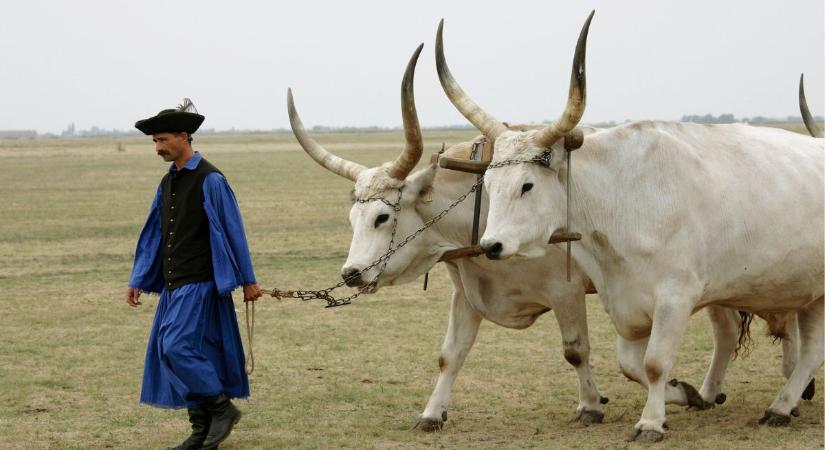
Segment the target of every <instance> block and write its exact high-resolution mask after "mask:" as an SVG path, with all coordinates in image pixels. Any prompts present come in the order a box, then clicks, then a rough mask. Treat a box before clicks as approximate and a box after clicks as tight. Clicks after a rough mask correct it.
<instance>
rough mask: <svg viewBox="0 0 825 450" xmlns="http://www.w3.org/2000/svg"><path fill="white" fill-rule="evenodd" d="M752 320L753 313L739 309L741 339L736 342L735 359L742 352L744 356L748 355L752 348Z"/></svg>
mask: <svg viewBox="0 0 825 450" xmlns="http://www.w3.org/2000/svg"><path fill="white" fill-rule="evenodd" d="M751 322H753V314H752V313H748V312H745V311H739V339H738V340H737V342H736V348H735V349H734V350H733V359H736V357H737V356H739V354H740V352H741V353H742V356H747V355H749V354H750V352H751V350H752V346H753V339H751Z"/></svg>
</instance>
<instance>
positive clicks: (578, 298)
mask: <svg viewBox="0 0 825 450" xmlns="http://www.w3.org/2000/svg"><path fill="white" fill-rule="evenodd" d="M420 50H421V48H420V47H419V49H418V50H416V52H415V54H414V55H413V57H412V58H411V60H410V62H409V64H408V65H407V69H406V71H405V74H404V78H403V81H402V89H401V103H402V117H403V122H404V130H405V136H406V146H405V148H404V150H403V152H402V153H401V155H400V156H399V157H398V158H397V159H396V160H395V161H393V162H389V163H386V164H383V165H381V166H378V167H373V168H366V167H364V166H362V165H360V164H357V163H354V162H351V161H347V160H344V159H342V158H339V157H337V156H335V155H333V154H331V153H330V152H328V151H327V150H326V149H324V148H323V147H322V146H321V145H319V144H318V143H317V142H316V141H315V140H314V139H312V138H311V137H310V136H309V135H308V134H307V132H306V131H305V129H304V127H303V125H302V123H301V120H300V118H299V116H298V113H297V111H296V109H295V105H294V102H293V98H292V92H291V90H290V91H289V93H288V111H289V117H290V123H291V125H292V129H293V132H294V134H295V136H296V138H297V139H298V141H299V142H300V144H301V146H302V147H303V149H304V150H305V151H306V152H307V154H308V155H309V156H311V157H312V158H313V159H314V160H315V161H316V162H318V163H319V164H320V165H321V166H323V167H325V168H326V169H328V170H330V171H331V172H333V173H335V174H337V175H340V176H342V177H344V178H347V179H349V180H351V181H353V182H355V189H354V191H353V197H354V198H353V200H354V201H353V206H352V209H351V211H350V222H351V225H352V228H353V239H352V243H351V247H350V252H349V256H348V259H347V261H346V263H345V264H344V267H343V268H342V276H343V277H344V278H345V279H349V284H350V285H354V286H365V285H367V284H368V283H367V280H373V279H375V277H376V276H377V269H370V270H368V271H364V272H363V273H360V272H361V270H362V269H363V268H365V267H367V266H368V265H369V264H370V263H371V262H372V261H374V260H376V259H377V258H378V257H380V256H381V255H382V254H383V253H384V252H385V251H386V249H387V248H388V245H389V242H390V239H391V236H392V228H393V223H394V221H396V220H397V224H396V226H397V230H396V234H395V236H396V239H395V242H396V243H397V242H398V241H399V240H400V239H401V238H402V237H404V236H408V235H410V234H411V233H413V232H415V231H416V230H418V229H419V228H420V227H422V225H423V224H424V222H425V221H427V220H428V219H430V218H432V217H434V216H435V215H436V214H438V213H439V212H440V211H442V210H443V209H445V208H447V206H448V205H450V204H451V203H452V202H453V201H454V200H455V199H456V198H458V197H459V196H460V195H462V194H464V193H466V192H467V191H468V190H469V189H470V187H471V186H472V185H473V184H474V183H475V176H474V175H470V174H467V173H461V172H454V171H445V170H437V166H436V165H435V164H431V165H429V166H428V167H426V168H424V169H421V170H419V171H417V172H415V173H412V170H413V168H414V167H415V165H416V164H417V163H418V161H419V159H420V158H421V154H422V152H423V141H422V138H421V131H420V128H419V125H418V118H417V115H416V109H415V103H414V96H413V76H414V70H415V64H416V61H417V58H418V55H419V53H420ZM471 146H472V143H471V142H465V143H461V144H457V145H455V146H452V147H450V148H449V149H448V150H447V151H446V152H445V153H444V156H451V157H457V158H467V156H468V154H469V152H470V148H471ZM399 194H401V201H400V205H399V207H398V210H397V211H396V210H395V209H394V208H393V207H392V206H391V204H392V203H394V202H395V201H396V200H397V199H398V196H399ZM378 199H385V200H387V203H384V202H382V201H380V200H378ZM388 203H389V204H388ZM483 204H484V205H486V196H485V197H484V198H483ZM485 212H486V206H483V208H482V227H483V217H484V213H485ZM472 217H473V207H472V205H471V204H470V202H465V203H462V204H459V205H458V206H457V207H456V208H455V209H454V210H452V211H451V212H450V213H449V214H448V215H446V216H445V217H444V218H443V219H442V220H441V221H439V222H437V223H436V224H435V225H434V226H433V227H431V228H430V229H429V230H427V232H425V233H423V234H422V235H421V236H420V237H418V238H417V239H415V240H413V241H411V242H410V244H408V245H407V246H405V247H403V248H401V249H400V250H399V251H398V252H397V253H395V254H394V255H393V257H392V258H391V259H390V260H389V263H388V265H387V267H386V269H385V271H384V272H383V273H382V274H381V276H380V277H379V278H378V280H377V285H376V288H379V287H382V286H387V285H398V284H403V283H407V282H410V281H412V280H414V279H416V278H418V277H419V276H421V275H422V274H424V273H425V272H427V271H429V270H430V269H432V268H433V266H434V265H435V264H436V263H437V262H438V261H439V260H440V259H441V257H442V256H443V255H444V254H445V252H447V251H449V250H455V249H458V248H462V247H466V246H468V245H469V244H470V239H469V230H470V224H471V222H472ZM564 264H565V255H564V252H563V251H562V250H561V249H559V248H557V247H555V246H551V247H550V248H549V249H548V253H547V254H546V255H545V256H544V257H542V258H541V259H539V260H531V261H514V262H513V263H512V264H498V263H496V262H494V261H488V260H485V259H479V258H475V259H462V260H453V261H450V262H447V263H446V265H447V268H448V272H449V274H450V277H451V280H452V283H453V296H452V304H451V308H450V318H449V325H448V329H447V335H446V337H445V339H444V343H443V346H442V350H441V355H440V356H439V358H438V362H439V368H440V375H439V377H438V381H437V383H436V387H435V390H434V391H433V393H432V395H431V397H430V400H429V401H428V403H427V406H426V408H425V410H424V411H423V413H422V414H421V416H420V419H419V422H418V424H417V426H418V428H420V429H422V430H425V431H434V430H439V429H441V427H442V426H443V424H444V421H445V420H446V418H447V412H446V411H447V406H448V403H449V399H450V393H451V389H452V386H453V383H454V381H455V379H456V377H457V375H458V372H459V371H460V369H461V367H462V365H463V363H464V359H465V357H466V356H467V354H468V353H469V351H470V349H471V347H472V345H473V343H474V342H475V339H476V335H477V332H478V328H479V325H480V323H481V319H482V318H485V319H487V320H490V321H491V322H494V323H496V324H499V325H501V326H504V327H508V328H515V329H523V328H526V327H529V326H531V325H532V324H533V322H534V321H535V320H536V318H537V317H538V316H540V315H541V314H543V313H545V312H547V311H549V310H551V309H553V310H555V314H556V318H557V320H558V324H559V327H560V329H561V335H562V347H563V352H564V357H565V359H566V360H567V361H568V362H569V363H570V364H571V365H573V367H574V368H575V370H576V373H577V375H578V377H579V404H578V407H577V408H576V417H577V419H578V420H579V421H581V422H582V423H584V424H590V423H595V422H601V420H602V417H603V411H602V403H604V402H606V399H604V398H602V397H601V396H600V395H599V392H598V390H597V389H596V383H595V381H594V380H593V378H592V375H591V369H590V358H589V351H590V348H589V341H588V333H587V321H586V309H585V301H584V296H585V292H586V290H587V289H588V288H589V287H591V286H592V284H591V283H590V281H589V280H588V279H587V278H586V276H585V275H584V273H583V272H582V271H581V270H580V269H578V266H576V265H575V263H574V264H573V267H572V268H571V270H572V282H567V281H566V279H565V277H564V270H563V269H562V268H563V267H564ZM547 267H554V268H558V269H559V270H555V271H553V272H552V273H551V274H549V276H548V274H547V273H545V270H546V269H545V268H547ZM709 312H710V318H711V321H712V323H713V325H714V337H715V350H714V355H713V359H712V364H711V367H710V369H709V371H708V374H707V376H706V379H705V383H704V384H703V386H702V389H701V390H700V392H701V395H699V394H697V393H696V391H695V389H693V388H691V387H690V386H689V385H687V384H683V383H678V384H677V385H676V386H671V387H670V389H671V390H672V395H671V401H673V402H675V403H678V404H689V405H691V406H693V407H697V408H706V407H709V406H711V405H713V402H714V401H716V402H722V401H723V399H724V395H722V394H721V385H722V379H723V377H724V372H725V369H726V367H727V364H728V361H729V360H730V357H731V354H732V353H733V351H734V349H735V347H736V344H737V333H738V325H739V320H738V319H739V316H738V314H737V313H736V312H735V311H733V310H730V309H726V308H711V310H710V311H709ZM786 355H789V356H792V355H793V353H792V352H787V351H786Z"/></svg>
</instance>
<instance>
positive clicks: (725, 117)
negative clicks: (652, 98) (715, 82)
mask: <svg viewBox="0 0 825 450" xmlns="http://www.w3.org/2000/svg"><path fill="white" fill-rule="evenodd" d="M814 120H816V121H817V122H822V120H823V117H822V116H816V117H814ZM682 122H693V123H737V122H745V123H801V122H802V117H801V116H788V117H785V118H776V117H764V116H755V117H750V118H748V117H744V118H741V119H737V118H736V116H734V115H733V114H719V115H718V116H714V115H713V114H705V115H704V116H700V115H692V114H688V115H684V116H682Z"/></svg>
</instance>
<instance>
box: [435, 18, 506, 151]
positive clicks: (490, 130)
mask: <svg viewBox="0 0 825 450" xmlns="http://www.w3.org/2000/svg"><path fill="white" fill-rule="evenodd" d="M443 33H444V19H441V22H439V23H438V33H437V34H436V38H435V65H436V68H437V69H438V80H439V81H441V87H442V88H443V89H444V93H445V94H447V97H448V98H449V99H450V102H452V104H453V106H455V107H456V109H458V112H460V113H461V114H462V115H463V116H464V117H466V118H467V120H469V121H470V123H472V124H473V125H474V126H475V127H476V128H478V130H479V131H481V132H482V133H483V134H484V135H485V136H487V138H489V139H490V140H495V139H496V138H497V137H498V136H499V135H500V134H501V133H503V132H504V131H506V130H507V127H506V126H504V124H502V123H501V122H499V121H498V120H497V119H496V118H495V117H493V116H492V115H490V114H489V113H488V112H487V111H484V110H483V109H481V107H480V106H478V105H477V104H476V103H475V102H474V101H473V100H472V99H471V98H470V97H469V96H468V95H467V94H466V93H465V92H464V90H463V89H461V86H459V85H458V83H457V82H456V81H455V78H453V74H452V73H450V68H449V67H447V60H446V58H444V38H443Z"/></svg>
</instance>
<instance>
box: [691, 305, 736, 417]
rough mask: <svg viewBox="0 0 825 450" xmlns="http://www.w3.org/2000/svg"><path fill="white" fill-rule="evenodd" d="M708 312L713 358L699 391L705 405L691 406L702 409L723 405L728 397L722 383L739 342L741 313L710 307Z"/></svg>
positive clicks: (719, 307)
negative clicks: (723, 390) (711, 330)
mask: <svg viewBox="0 0 825 450" xmlns="http://www.w3.org/2000/svg"><path fill="white" fill-rule="evenodd" d="M706 310H707V313H708V318H709V319H710V323H711V325H713V357H712V358H711V362H710V367H708V372H707V374H706V375H705V381H704V383H702V388H701V389H699V395H700V396H701V397H702V398H701V400H702V402H703V403H704V404H703V405H691V406H693V407H697V408H700V409H705V408H708V407H712V406H713V405H714V403H716V404H720V405H721V404H722V403H724V402H725V399H726V396H725V394H723V393H722V382H723V381H724V380H725V372H726V371H727V370H728V364H729V363H730V361H731V357H732V355H733V352H734V351H735V350H736V345H737V343H738V341H739V322H740V316H739V312H737V311H736V310H735V309H730V308H723V307H721V306H708V307H707V308H706ZM689 403H691V402H689ZM703 406H704V408H703Z"/></svg>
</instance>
